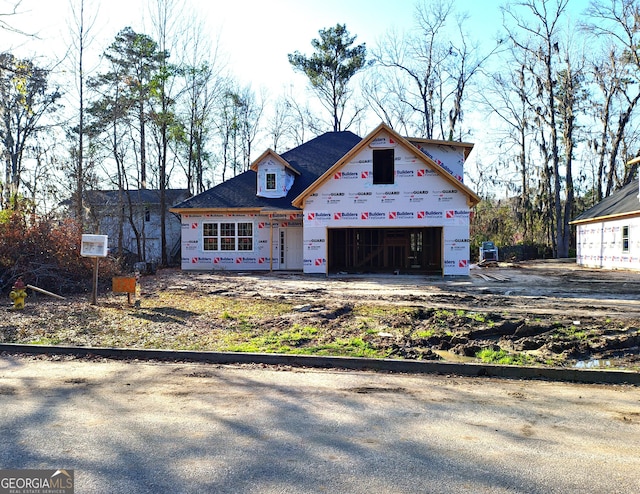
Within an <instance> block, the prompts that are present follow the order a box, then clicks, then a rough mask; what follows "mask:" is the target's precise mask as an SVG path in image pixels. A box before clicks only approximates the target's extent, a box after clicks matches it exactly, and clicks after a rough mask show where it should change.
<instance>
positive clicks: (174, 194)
mask: <svg viewBox="0 0 640 494" xmlns="http://www.w3.org/2000/svg"><path fill="white" fill-rule="evenodd" d="M123 193H125V194H129V196H130V197H131V202H132V203H133V204H149V205H151V204H158V205H159V204H160V191H159V190H157V189H133V190H128V191H127V190H125V191H123ZM188 196H189V191H188V190H187V189H166V190H165V201H166V204H167V205H172V204H174V203H175V202H177V201H182V200H184V198H185V197H188ZM85 197H86V201H87V202H88V204H90V205H92V206H114V205H117V204H118V202H119V200H120V194H119V191H117V190H87V191H85ZM123 200H124V201H125V202H126V201H127V199H126V197H123Z"/></svg>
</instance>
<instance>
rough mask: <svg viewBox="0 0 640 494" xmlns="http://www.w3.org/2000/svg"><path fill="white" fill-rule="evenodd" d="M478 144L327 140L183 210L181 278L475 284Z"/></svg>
mask: <svg viewBox="0 0 640 494" xmlns="http://www.w3.org/2000/svg"><path fill="white" fill-rule="evenodd" d="M472 148H473V145H472V144H465V143H456V142H445V141H433V140H426V139H407V138H404V137H402V136H400V135H399V134H398V133H396V132H395V131H394V130H392V129H391V128H389V127H388V126H386V125H384V124H381V125H379V126H378V127H377V128H376V129H375V130H374V131H373V132H371V133H370V134H369V135H368V136H366V137H365V138H364V139H361V138H360V137H358V136H356V135H355V134H353V133H351V132H329V133H326V134H323V135H321V136H319V137H316V138H315V139H312V140H311V141H309V142H306V143H304V144H302V145H300V146H298V147H296V148H294V149H291V150H290V151H287V152H285V153H282V154H281V155H279V154H277V153H275V152H274V151H272V150H267V151H265V152H264V153H263V154H262V155H261V156H260V157H259V158H258V159H257V160H256V161H255V162H254V163H253V164H252V166H251V170H250V171H247V172H245V173H243V174H241V175H238V176H236V177H234V178H232V179H230V180H228V181H226V182H224V183H222V184H220V185H218V186H216V187H213V188H212V189H209V190H207V191H205V192H203V193H201V194H199V195H197V196H194V197H192V198H190V199H187V200H186V201H184V202H182V203H180V204H177V205H175V206H174V207H173V208H171V211H172V212H175V213H179V214H180V215H181V217H182V269H185V270H221V269H224V270H300V271H303V272H305V273H325V274H326V273H329V272H389V273H391V272H403V273H407V272H417V273H438V274H444V275H468V273H469V219H470V209H471V208H472V207H473V206H474V205H475V204H477V203H478V202H479V201H480V199H479V197H478V196H477V195H476V194H475V193H474V192H473V191H471V190H470V189H469V188H468V187H467V186H465V185H464V184H463V183H462V177H463V165H464V161H465V159H466V158H467V156H468V155H469V153H470V152H471V149H472Z"/></svg>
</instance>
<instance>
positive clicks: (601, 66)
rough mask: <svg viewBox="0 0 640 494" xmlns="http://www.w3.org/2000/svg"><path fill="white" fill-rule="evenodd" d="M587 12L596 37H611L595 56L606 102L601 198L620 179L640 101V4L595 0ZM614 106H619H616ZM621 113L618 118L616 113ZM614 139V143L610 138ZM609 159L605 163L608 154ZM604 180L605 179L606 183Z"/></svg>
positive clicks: (600, 116)
mask: <svg viewBox="0 0 640 494" xmlns="http://www.w3.org/2000/svg"><path fill="white" fill-rule="evenodd" d="M587 15H588V16H589V17H590V22H589V23H588V24H585V25H584V26H583V27H584V29H585V30H586V32H587V33H589V34H590V35H592V37H593V38H592V39H594V40H595V39H598V40H607V42H608V45H607V51H606V52H605V55H604V56H601V57H600V59H599V60H592V62H591V63H592V67H593V71H594V76H595V78H596V82H597V85H598V88H599V89H600V91H601V92H602V95H603V98H604V101H605V105H604V106H602V107H601V108H598V107H597V106H596V112H597V113H596V115H597V118H598V119H599V120H600V122H601V131H600V138H599V147H598V149H597V151H598V153H599V157H600V165H599V169H598V177H597V180H598V183H597V186H596V196H597V199H598V200H600V199H601V198H602V197H603V196H608V195H609V194H610V193H611V192H612V191H613V190H614V188H615V187H616V185H617V184H619V183H620V178H619V177H616V168H617V166H616V165H617V163H618V162H619V161H620V158H623V161H626V158H627V156H620V154H621V149H620V148H621V146H622V144H623V141H624V139H625V132H626V130H627V128H628V126H629V125H630V123H631V119H632V116H633V115H634V113H635V112H636V108H637V107H638V103H639V102H640V89H639V84H640V76H639V74H640V47H639V45H638V39H637V38H638V34H639V33H640V25H639V24H638V20H639V19H640V5H638V2H637V1H636V0H608V1H606V2H605V1H603V0H597V1H593V2H591V4H590V6H589V9H588V10H587ZM612 106H613V107H614V108H615V109H614V108H612ZM614 115H618V118H617V122H615V123H614V122H613V118H614V117H613V116H614ZM609 139H610V145H607V144H608V140H609ZM607 154H608V163H606V166H605V160H606V156H607ZM603 182H604V183H603Z"/></svg>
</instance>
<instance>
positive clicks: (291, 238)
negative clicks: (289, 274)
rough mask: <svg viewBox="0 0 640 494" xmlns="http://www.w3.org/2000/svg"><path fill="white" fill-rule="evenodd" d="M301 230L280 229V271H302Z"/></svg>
mask: <svg viewBox="0 0 640 494" xmlns="http://www.w3.org/2000/svg"><path fill="white" fill-rule="evenodd" d="M303 257H304V256H303V252H302V228H281V229H280V269H288V270H302V268H303V264H304V263H303Z"/></svg>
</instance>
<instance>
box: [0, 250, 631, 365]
mask: <svg viewBox="0 0 640 494" xmlns="http://www.w3.org/2000/svg"><path fill="white" fill-rule="evenodd" d="M0 342H3V343H32V344H61V345H72V346H73V345H76V346H109V347H135V348H171V349H191V350H211V351H255V352H279V353H300V354H315V355H352V356H367V357H390V358H405V359H445V360H454V361H480V360H482V361H485V362H496V363H505V364H515V365H518V364H520V365H541V366H544V365H549V366H578V367H607V368H623V369H628V370H638V371H640V349H639V345H640V272H632V271H604V270H594V269H585V268H580V267H579V266H577V265H576V264H575V262H574V261H569V260H567V261H557V260H556V261H531V262H522V263H501V264H500V265H499V266H498V267H491V268H475V267H474V268H473V269H472V270H471V275H470V276H469V277H452V278H450V277H445V278H443V277H435V276H418V275H397V276H394V275H371V274H362V275H351V274H344V275H337V274H336V275H330V276H328V277H325V276H315V275H303V274H298V273H281V272H278V273H263V274H259V273H219V272H216V273H187V272H181V271H180V270H175V269H167V270H160V271H159V272H158V273H157V274H155V275H151V276H143V277H141V278H140V283H139V293H138V294H137V301H136V304H135V305H134V306H129V304H128V302H127V297H126V295H122V294H113V293H111V292H110V291H102V292H101V293H100V294H99V296H98V303H97V304H96V305H91V304H90V303H89V297H88V296H87V295H84V294H83V295H77V296H71V297H67V299H66V300H64V301H61V300H56V299H52V298H49V297H47V296H45V295H40V294H36V293H31V292H30V293H29V297H28V298H27V303H26V307H25V309H24V310H22V311H14V310H12V309H11V308H10V304H9V301H8V298H7V302H6V305H4V306H3V307H2V308H0Z"/></svg>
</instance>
